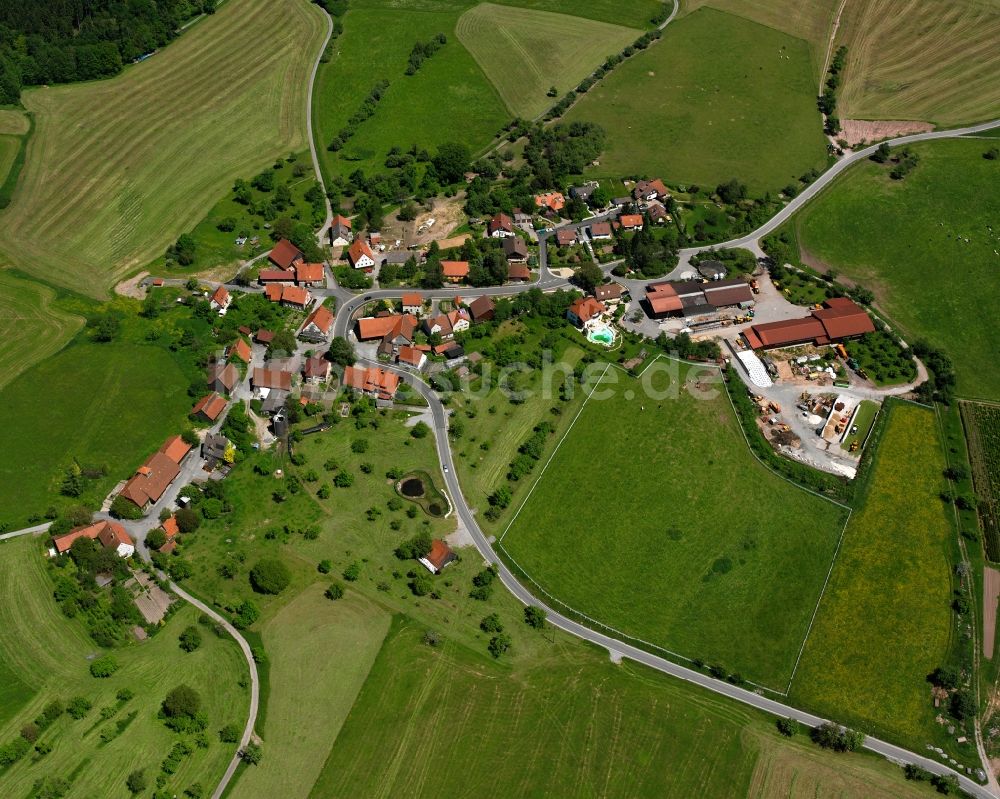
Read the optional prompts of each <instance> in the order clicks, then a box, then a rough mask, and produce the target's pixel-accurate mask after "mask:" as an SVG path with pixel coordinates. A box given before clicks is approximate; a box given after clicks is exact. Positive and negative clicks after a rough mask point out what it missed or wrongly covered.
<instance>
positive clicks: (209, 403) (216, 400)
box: [191, 391, 226, 422]
mask: <svg viewBox="0 0 1000 799" xmlns="http://www.w3.org/2000/svg"><path fill="white" fill-rule="evenodd" d="M225 409H226V399H225V397H221V396H219V394H218V393H217V392H215V391H213V392H212V393H211V394H206V395H205V396H204V397H202V398H201V399H200V400H198V402H196V403H195V406H194V407H193V408H192V409H191V415H192V416H197V415H198V414H201V415H202V416H204V417H205V418H206V419H208V421H210V422H214V421H215V420H216V419H218V418H219V414H220V413H222V412H223V411H224V410H225Z"/></svg>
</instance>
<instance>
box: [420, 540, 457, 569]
mask: <svg viewBox="0 0 1000 799" xmlns="http://www.w3.org/2000/svg"><path fill="white" fill-rule="evenodd" d="M456 560H458V555H456V554H455V553H454V552H453V551H452V549H451V547H449V546H448V545H447V544H446V543H445V542H444V541H442V540H441V539H440V538H435V539H434V540H433V541H431V551H430V552H428V553H427V554H426V555H425V556H424V557H422V558H421V559H420V562H421V563H422V564H423V565H424V566H425V567H426V568H427V570H428V571H429V572H430V573H431V574H440V573H441V570H442V569H444V567H445V566H447V565H448V564H449V563H452V562H454V561H456Z"/></svg>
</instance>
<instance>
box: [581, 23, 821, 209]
mask: <svg viewBox="0 0 1000 799" xmlns="http://www.w3.org/2000/svg"><path fill="white" fill-rule="evenodd" d="M723 53H730V54H738V57H733V58H729V57H724V56H723V55H722V54H723ZM811 63H812V62H811V60H810V48H809V45H808V44H807V43H806V42H805V41H804V40H803V39H797V38H794V37H792V36H789V35H788V34H785V33H781V32H779V31H777V30H774V29H772V28H767V27H764V26H763V25H758V24H756V23H753V22H750V21H748V20H746V19H743V18H741V17H737V16H733V15H732V14H725V13H722V12H720V11H716V10H714V9H710V8H702V9H699V10H698V11H696V12H695V13H693V14H690V15H689V16H687V17H684V18H683V19H680V20H677V21H676V22H672V23H671V24H670V25H669V26H668V27H667V29H666V31H665V32H664V34H663V38H662V39H661V40H660V42H659V43H657V44H656V45H654V46H652V47H650V48H649V49H648V50H646V51H644V52H642V53H639V54H638V55H636V56H634V57H633V58H630V59H629V60H628V61H627V62H626V63H624V64H622V65H621V66H619V67H617V68H616V69H615V70H614V72H612V73H611V74H610V75H609V76H608V77H607V78H605V79H604V80H603V81H601V82H600V83H599V84H597V85H596V86H595V87H594V88H593V89H591V90H590V91H589V92H588V93H587V94H586V95H585V96H584V97H583V98H582V99H581V100H580V101H579V102H578V103H577V104H576V105H575V106H574V107H573V108H572V109H570V111H569V112H568V113H567V115H566V119H567V121H592V122H597V123H598V124H600V125H601V126H602V127H604V129H605V130H606V131H608V134H609V135H608V142H607V146H606V148H605V151H604V153H603V154H602V155H601V158H600V162H601V163H600V166H598V167H594V168H592V169H591V172H592V173H593V175H594V176H595V177H603V176H614V175H619V176H620V175H628V174H637V173H638V174H648V175H655V176H660V177H663V178H664V179H667V180H670V181H674V182H678V183H688V184H698V185H700V186H712V187H714V186H715V185H716V184H718V183H721V182H723V181H727V180H729V179H730V178H733V177H736V178H739V179H740V180H742V181H743V182H745V183H746V184H747V185H748V187H749V188H750V190H751V192H752V193H756V194H763V193H764V191H768V190H770V191H776V190H779V189H780V188H781V187H783V186H786V185H787V184H788V183H790V182H793V181H794V180H795V179H796V178H798V177H799V176H800V175H802V174H803V173H804V172H807V171H808V170H809V169H812V168H817V169H823V168H824V167H825V166H826V143H825V140H824V138H823V132H822V124H821V121H820V116H819V111H817V110H816V85H815V81H814V78H813V75H812V73H813V70H812V66H811ZM778 142H780V146H779V145H778V144H777V143H778Z"/></svg>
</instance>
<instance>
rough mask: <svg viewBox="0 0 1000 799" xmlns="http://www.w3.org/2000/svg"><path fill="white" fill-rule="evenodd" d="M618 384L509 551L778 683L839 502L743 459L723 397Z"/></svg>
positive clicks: (614, 613) (673, 642)
mask: <svg viewBox="0 0 1000 799" xmlns="http://www.w3.org/2000/svg"><path fill="white" fill-rule="evenodd" d="M661 363H665V362H661ZM613 374H615V373H613ZM680 377H681V380H685V379H687V377H686V375H685V374H683V373H682V374H681V376H680ZM618 383H619V385H618V386H617V388H616V390H615V396H614V397H613V398H610V399H607V400H603V401H602V400H600V399H592V400H590V401H589V402H588V403H587V404H586V405H585V406H584V410H583V413H582V414H581V415H580V418H579V419H578V420H577V422H576V424H575V425H574V427H573V429H572V431H571V433H570V434H569V435H568V436H567V437H566V439H565V440H564V441H563V442H562V444H561V445H560V447H559V449H558V451H557V452H556V454H555V455H554V456H553V458H552V460H551V461H550V462H549V465H548V468H547V469H546V471H545V474H544V475H543V476H542V477H541V478H539V482H538V483H537V484H536V486H535V489H534V492H533V493H532V494H531V496H530V497H529V498H528V500H527V502H526V504H525V505H524V506H523V508H522V510H521V512H520V514H519V515H518V516H517V518H516V520H515V521H514V522H513V524H512V526H511V527H510V530H509V533H508V534H507V535H506V536H505V537H504V538H503V539H502V542H503V546H504V548H505V549H506V550H507V551H508V552H509V553H510V555H511V556H512V557H513V558H514V559H515V560H516V561H517V562H518V563H519V564H520V565H521V566H522V567H523V568H524V569H525V570H526V571H527V572H528V573H529V574H530V575H531V576H532V577H533V578H534V579H535V580H536V581H537V582H538V583H540V584H541V586H542V587H543V588H544V589H545V590H546V591H548V592H549V593H551V594H552V595H554V596H555V597H557V598H558V599H559V600H561V601H563V602H565V603H567V604H568V605H569V606H571V607H573V608H575V609H576V610H578V611H580V612H582V613H585V614H587V615H589V616H591V617H593V618H596V619H598V620H599V621H601V622H604V623H606V624H609V625H612V626H613V627H616V628H617V629H619V630H622V631H624V632H626V633H628V634H630V635H633V636H636V637H638V638H642V639H645V640H646V641H649V642H651V643H654V644H657V645H660V646H663V647H665V648H667V649H670V650H673V651H674V652H677V653H679V654H681V655H683V656H686V657H689V658H695V657H700V658H702V659H704V660H706V661H708V662H721V663H722V664H724V665H725V666H726V667H727V668H728V669H729V670H730V671H736V672H739V673H741V674H742V675H743V676H744V677H745V678H747V679H749V680H753V681H755V682H758V683H761V684H763V685H765V686H767V687H769V688H774V689H778V690H784V688H785V684H786V682H787V680H788V679H789V677H790V675H791V670H792V666H793V663H794V661H795V656H796V654H797V652H798V649H799V646H800V645H801V642H802V639H803V637H804V636H805V633H806V627H807V625H808V623H809V619H810V617H811V615H812V613H813V609H814V607H815V605H816V601H817V599H818V597H819V592H820V589H821V587H822V584H823V580H824V578H825V576H826V573H827V570H828V568H829V565H830V560H831V558H832V556H833V551H834V548H835V546H836V543H837V539H838V536H839V534H840V530H841V524H842V519H843V512H842V511H841V510H840V509H839V508H837V507H836V506H834V505H832V504H830V503H827V502H824V501H822V500H820V499H819V498H817V497H813V496H810V495H809V494H807V493H805V492H804V491H801V490H799V489H797V488H794V487H792V486H790V485H789V484H787V483H785V482H782V481H781V480H780V479H778V478H777V477H775V476H774V475H772V474H771V473H770V472H767V471H766V470H765V469H764V468H763V467H761V466H759V465H758V464H757V463H756V462H755V461H753V460H752V458H751V456H750V454H749V453H748V452H747V450H746V445H745V443H744V441H743V438H742V435H741V432H740V429H739V425H738V424H737V422H736V420H735V419H734V417H733V414H732V410H731V409H730V407H729V403H728V400H727V399H726V398H725V395H724V394H723V395H722V396H719V395H718V394H716V395H715V398H714V399H704V400H699V399H696V398H694V397H692V396H691V395H690V394H689V393H688V392H687V391H686V390H682V391H681V393H680V398H679V399H665V400H660V401H657V400H651V399H650V398H649V397H648V396H645V395H644V392H643V389H642V384H641V383H640V382H639V381H636V380H633V379H631V378H628V377H625V376H624V375H619V380H618ZM657 387H658V388H660V387H662V383H658V384H657ZM633 395H634V398H630V397H631V396H633ZM623 490H624V492H625V493H624V494H623ZM720 559H729V561H730V563H731V571H729V572H728V573H717V571H716V569H717V568H718V565H721V564H718V562H719V560H720ZM716 564H718V565H716ZM595 585H600V586H601V588H600V590H595V588H594V586H595Z"/></svg>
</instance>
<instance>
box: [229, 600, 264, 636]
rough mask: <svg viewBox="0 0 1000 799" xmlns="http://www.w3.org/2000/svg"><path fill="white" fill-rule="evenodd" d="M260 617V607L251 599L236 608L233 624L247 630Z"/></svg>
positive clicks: (238, 628) (239, 628)
mask: <svg viewBox="0 0 1000 799" xmlns="http://www.w3.org/2000/svg"><path fill="white" fill-rule="evenodd" d="M259 618H260V609H259V608H258V607H257V606H256V605H255V604H254V603H253V602H251V601H250V600H249V599H248V600H246V601H244V602H243V603H242V604H241V605H240V606H239V607H238V608H236V615H235V616H234V617H233V626H234V627H235V628H236V629H237V630H245V629H246V628H247V627H249V626H250V625H252V624H253V623H254V622H255V621H257V619H259Z"/></svg>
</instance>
